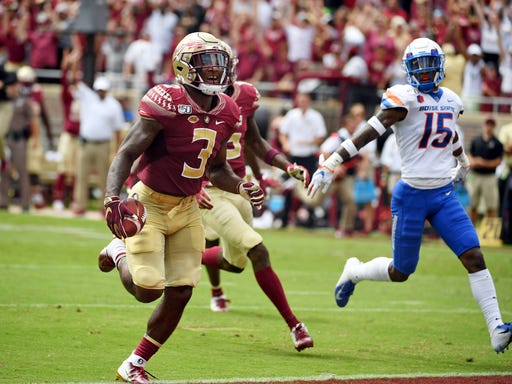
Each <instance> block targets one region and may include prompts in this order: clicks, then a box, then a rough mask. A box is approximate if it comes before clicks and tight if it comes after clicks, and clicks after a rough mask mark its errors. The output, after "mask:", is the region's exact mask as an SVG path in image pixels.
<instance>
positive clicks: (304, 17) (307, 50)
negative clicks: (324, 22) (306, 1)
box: [285, 11, 316, 72]
mask: <svg viewBox="0 0 512 384" xmlns="http://www.w3.org/2000/svg"><path fill="white" fill-rule="evenodd" d="M285 30H286V41H287V45H288V60H289V61H290V62H291V63H292V64H293V65H294V67H295V72H297V71H298V68H297V67H299V64H301V63H302V64H301V65H305V66H309V65H310V64H311V61H312V59H313V41H314V38H315V33H316V29H315V25H314V24H313V20H312V19H311V14H309V13H307V12H305V11H300V12H298V13H297V14H293V15H292V19H291V21H289V22H288V23H287V24H286V26H285Z"/></svg>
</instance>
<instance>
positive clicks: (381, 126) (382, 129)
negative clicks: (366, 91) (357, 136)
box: [368, 116, 387, 135]
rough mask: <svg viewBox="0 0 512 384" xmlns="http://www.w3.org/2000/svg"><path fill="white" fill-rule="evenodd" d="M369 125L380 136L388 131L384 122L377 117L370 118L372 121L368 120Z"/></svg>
mask: <svg viewBox="0 0 512 384" xmlns="http://www.w3.org/2000/svg"><path fill="white" fill-rule="evenodd" d="M368 124H370V125H371V126H372V128H373V129H375V130H376V131H377V133H378V134H379V135H382V134H384V132H386V131H387V129H386V127H385V126H384V124H382V122H381V121H380V120H379V119H378V118H377V116H372V117H370V120H368Z"/></svg>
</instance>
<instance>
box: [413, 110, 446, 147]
mask: <svg viewBox="0 0 512 384" xmlns="http://www.w3.org/2000/svg"><path fill="white" fill-rule="evenodd" d="M446 120H453V113H450V112H441V113H432V112H429V113H425V130H424V132H423V136H422V137H421V141H420V144H419V148H422V149H424V148H427V146H428V144H429V141H430V137H431V136H432V133H433V134H434V135H435V136H436V138H435V139H434V140H432V144H431V145H432V146H433V147H435V148H444V147H446V146H447V145H448V144H449V143H450V141H451V138H452V136H453V131H452V129H451V128H449V127H447V126H446V125H445V122H446Z"/></svg>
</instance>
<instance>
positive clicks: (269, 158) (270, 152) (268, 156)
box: [263, 148, 281, 165]
mask: <svg viewBox="0 0 512 384" xmlns="http://www.w3.org/2000/svg"><path fill="white" fill-rule="evenodd" d="M280 153H281V152H279V151H278V150H277V149H275V148H271V149H269V150H268V152H267V153H265V157H264V158H263V160H264V161H265V163H267V164H268V165H272V160H274V157H276V156H277V155H279V154H280Z"/></svg>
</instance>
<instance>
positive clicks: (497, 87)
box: [480, 61, 501, 112]
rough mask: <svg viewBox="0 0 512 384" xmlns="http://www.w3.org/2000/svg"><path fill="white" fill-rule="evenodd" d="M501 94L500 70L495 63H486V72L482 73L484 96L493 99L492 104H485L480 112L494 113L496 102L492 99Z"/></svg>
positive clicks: (481, 105)
mask: <svg viewBox="0 0 512 384" xmlns="http://www.w3.org/2000/svg"><path fill="white" fill-rule="evenodd" d="M500 94H501V78H500V77H499V75H498V70H497V68H496V67H495V64H494V62H492V61H489V62H487V63H485V66H484V71H483V72H482V96H483V97H485V98H489V99H491V102H483V103H481V104H480V111H482V112H492V111H494V102H493V101H492V99H493V98H494V97H498V96H500Z"/></svg>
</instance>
